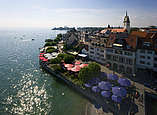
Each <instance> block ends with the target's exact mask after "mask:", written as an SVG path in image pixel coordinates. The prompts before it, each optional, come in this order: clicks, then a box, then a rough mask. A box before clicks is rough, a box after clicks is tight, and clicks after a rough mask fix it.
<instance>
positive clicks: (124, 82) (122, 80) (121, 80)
mask: <svg viewBox="0 0 157 115" xmlns="http://www.w3.org/2000/svg"><path fill="white" fill-rule="evenodd" d="M118 83H119V84H120V85H121V86H126V87H128V86H130V85H131V82H130V80H128V79H126V78H119V80H118Z"/></svg>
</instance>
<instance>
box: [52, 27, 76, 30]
mask: <svg viewBox="0 0 157 115" xmlns="http://www.w3.org/2000/svg"><path fill="white" fill-rule="evenodd" d="M71 29H73V28H69V27H58V28H56V27H55V28H52V29H51V30H71Z"/></svg>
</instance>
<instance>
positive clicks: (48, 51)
mask: <svg viewBox="0 0 157 115" xmlns="http://www.w3.org/2000/svg"><path fill="white" fill-rule="evenodd" d="M55 51H56V49H47V50H46V53H52V52H55Z"/></svg>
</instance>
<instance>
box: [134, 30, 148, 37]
mask: <svg viewBox="0 0 157 115" xmlns="http://www.w3.org/2000/svg"><path fill="white" fill-rule="evenodd" d="M131 35H132V36H137V37H142V38H144V37H146V36H147V32H141V31H132V32H131Z"/></svg>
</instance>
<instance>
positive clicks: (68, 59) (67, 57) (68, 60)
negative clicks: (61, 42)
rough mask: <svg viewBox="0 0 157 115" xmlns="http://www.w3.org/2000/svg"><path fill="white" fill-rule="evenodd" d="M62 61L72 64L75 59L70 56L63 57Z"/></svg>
mask: <svg viewBox="0 0 157 115" xmlns="http://www.w3.org/2000/svg"><path fill="white" fill-rule="evenodd" d="M63 59H64V62H65V63H72V62H73V61H74V60H75V57H74V56H72V55H65V56H64V58H63Z"/></svg>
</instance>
